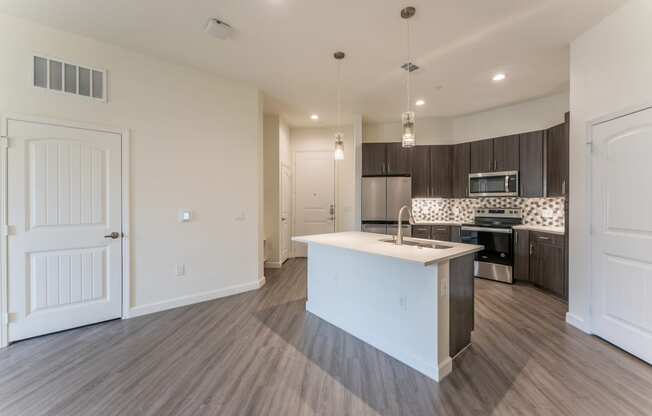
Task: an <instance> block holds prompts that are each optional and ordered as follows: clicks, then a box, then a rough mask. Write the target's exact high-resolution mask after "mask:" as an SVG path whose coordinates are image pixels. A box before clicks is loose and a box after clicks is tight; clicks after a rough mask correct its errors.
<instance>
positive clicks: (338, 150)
mask: <svg viewBox="0 0 652 416" xmlns="http://www.w3.org/2000/svg"><path fill="white" fill-rule="evenodd" d="M343 137H344V136H343V135H342V133H336V134H335V160H344V139H343Z"/></svg>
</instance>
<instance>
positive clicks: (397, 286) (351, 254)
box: [293, 232, 482, 381]
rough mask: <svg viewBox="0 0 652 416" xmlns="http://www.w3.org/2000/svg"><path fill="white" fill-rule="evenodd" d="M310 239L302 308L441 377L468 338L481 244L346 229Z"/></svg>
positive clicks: (435, 377)
mask: <svg viewBox="0 0 652 416" xmlns="http://www.w3.org/2000/svg"><path fill="white" fill-rule="evenodd" d="M293 240H294V241H297V242H301V243H307V244H308V301H307V303H306V310H307V311H308V312H310V313H312V314H314V315H316V316H318V317H320V318H321V319H323V320H325V321H327V322H329V323H331V324H332V325H335V326H337V327H339V328H340V329H342V330H344V331H346V332H348V333H349V334H351V335H353V336H355V337H357V338H359V339H361V340H362V341H364V342H366V343H368V344H370V345H372V346H374V347H376V348H377V349H379V350H381V351H383V352H385V353H386V354H388V355H390V356H392V357H394V358H396V359H397V360H399V361H401V362H403V363H405V364H407V365H409V366H410V367H412V368H414V369H416V370H418V371H420V372H421V373H423V374H425V375H426V376H428V377H430V378H432V379H433V380H436V381H440V380H442V379H443V378H444V377H446V375H448V374H449V373H450V372H451V371H452V359H451V357H454V356H455V355H456V354H457V353H458V352H459V351H461V350H463V349H464V348H466V346H468V345H469V344H470V342H471V331H472V330H473V312H474V311H473V254H474V253H475V252H477V251H480V250H482V246H476V245H468V244H460V243H451V242H441V241H432V240H422V239H416V238H404V241H403V245H397V244H395V242H394V241H393V239H392V237H391V236H387V235H382V234H372V233H362V232H344V233H333V234H320V235H311V236H300V237H294V238H293Z"/></svg>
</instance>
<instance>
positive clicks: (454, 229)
mask: <svg viewBox="0 0 652 416" xmlns="http://www.w3.org/2000/svg"><path fill="white" fill-rule="evenodd" d="M451 241H452V242H453V243H461V242H462V227H461V226H459V225H451Z"/></svg>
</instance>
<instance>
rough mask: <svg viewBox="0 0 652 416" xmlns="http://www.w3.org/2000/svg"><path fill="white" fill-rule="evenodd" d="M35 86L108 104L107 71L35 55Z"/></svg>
mask: <svg viewBox="0 0 652 416" xmlns="http://www.w3.org/2000/svg"><path fill="white" fill-rule="evenodd" d="M33 82H34V86H35V87H38V88H45V89H48V90H51V91H56V92H60V93H64V94H73V95H80V96H82V97H88V98H92V99H95V100H99V101H103V102H106V71H105V70H102V69H95V68H90V67H87V66H81V65H76V64H71V63H69V62H64V61H62V60H59V59H52V58H46V57H43V56H37V55H34V77H33Z"/></svg>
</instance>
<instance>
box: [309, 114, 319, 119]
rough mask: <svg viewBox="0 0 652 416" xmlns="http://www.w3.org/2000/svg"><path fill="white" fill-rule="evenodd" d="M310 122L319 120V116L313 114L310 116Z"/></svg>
mask: <svg viewBox="0 0 652 416" xmlns="http://www.w3.org/2000/svg"><path fill="white" fill-rule="evenodd" d="M310 120H319V116H318V115H317V114H313V115H311V116H310Z"/></svg>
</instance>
